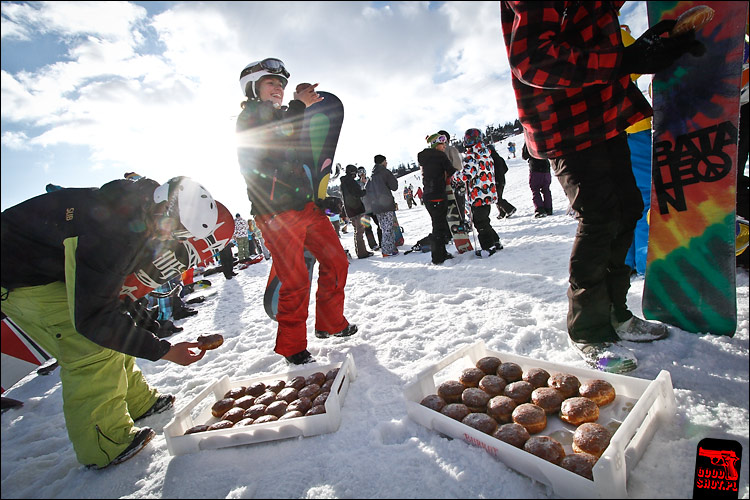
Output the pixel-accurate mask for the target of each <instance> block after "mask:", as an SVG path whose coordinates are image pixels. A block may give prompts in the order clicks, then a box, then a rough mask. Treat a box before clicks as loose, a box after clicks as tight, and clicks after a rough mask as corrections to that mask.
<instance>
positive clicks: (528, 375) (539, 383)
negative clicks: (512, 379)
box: [522, 368, 549, 389]
mask: <svg viewBox="0 0 750 500" xmlns="http://www.w3.org/2000/svg"><path fill="white" fill-rule="evenodd" d="M522 380H524V381H526V382H528V383H530V384H531V386H532V387H533V388H534V389H538V388H539V387H547V380H549V372H548V371H547V370H545V369H544V368H532V369H530V370H528V371H526V372H525V373H524V374H523V378H522Z"/></svg>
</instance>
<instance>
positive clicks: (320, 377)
mask: <svg viewBox="0 0 750 500" xmlns="http://www.w3.org/2000/svg"><path fill="white" fill-rule="evenodd" d="M325 381H326V374H325V373H322V372H315V373H313V374H310V375H308V376H307V378H305V385H310V384H317V385H318V387H320V386H321V385H323V383H324V382H325Z"/></svg>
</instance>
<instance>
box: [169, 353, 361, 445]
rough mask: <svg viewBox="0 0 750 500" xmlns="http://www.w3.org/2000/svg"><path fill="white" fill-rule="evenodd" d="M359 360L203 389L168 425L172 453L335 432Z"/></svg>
mask: <svg viewBox="0 0 750 500" xmlns="http://www.w3.org/2000/svg"><path fill="white" fill-rule="evenodd" d="M356 378H357V372H356V367H355V365H354V358H353V357H352V355H351V354H347V356H346V358H345V359H344V361H343V362H340V363H335V364H331V365H327V366H313V367H310V368H307V369H300V370H295V371H291V372H287V373H281V374H269V375H265V376H259V377H254V378H247V379H239V380H230V379H229V377H227V376H224V377H222V378H221V379H218V380H216V381H214V382H213V383H211V384H210V385H209V386H208V387H206V388H205V389H204V390H203V391H201V393H200V394H198V396H196V397H195V398H194V399H193V400H192V401H191V402H190V403H188V405H187V406H186V407H185V408H182V409H180V410H179V411H178V412H177V413H176V414H175V417H174V418H173V419H172V421H171V422H169V424H167V425H166V426H165V427H164V436H165V438H166V441H167V448H168V450H169V453H170V454H171V455H184V454H187V453H197V452H199V451H201V450H213V449H218V448H226V447H229V446H239V445H245V444H253V443H260V442H265V441H272V440H277V439H286V438H293V437H300V436H314V435H317V434H324V433H328V432H335V431H336V430H338V428H339V425H340V424H341V408H342V406H343V402H344V398H345V397H346V393H347V392H348V389H349V385H350V384H351V382H352V381H353V380H354V379H356Z"/></svg>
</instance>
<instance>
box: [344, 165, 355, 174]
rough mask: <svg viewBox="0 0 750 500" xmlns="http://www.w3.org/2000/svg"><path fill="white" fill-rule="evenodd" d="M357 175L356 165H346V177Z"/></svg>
mask: <svg viewBox="0 0 750 500" xmlns="http://www.w3.org/2000/svg"><path fill="white" fill-rule="evenodd" d="M356 173H357V166H356V165H347V166H346V175H356Z"/></svg>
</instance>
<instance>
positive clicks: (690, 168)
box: [643, 2, 747, 337]
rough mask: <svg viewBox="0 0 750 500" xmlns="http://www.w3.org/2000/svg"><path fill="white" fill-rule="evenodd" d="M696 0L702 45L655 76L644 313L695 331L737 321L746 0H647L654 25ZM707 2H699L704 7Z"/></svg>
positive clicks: (724, 330)
mask: <svg viewBox="0 0 750 500" xmlns="http://www.w3.org/2000/svg"><path fill="white" fill-rule="evenodd" d="M696 6H707V7H709V8H711V9H713V10H714V13H713V18H712V19H711V20H710V21H709V22H708V23H707V24H705V25H703V26H702V27H700V28H698V29H697V30H696V31H695V37H696V39H697V40H699V41H701V42H702V43H703V44H704V45H705V47H706V53H705V54H704V55H702V56H700V57H694V56H692V55H690V54H685V55H683V56H682V57H681V58H680V59H679V60H677V61H676V62H675V63H674V64H673V65H672V66H671V67H670V68H668V69H666V70H664V71H662V72H659V73H657V74H656V75H655V76H654V79H653V108H654V120H653V127H654V131H653V144H654V145H653V163H652V192H651V211H650V228H649V242H648V258H647V264H646V278H645V284H644V291H643V314H644V316H645V317H646V318H648V319H655V320H659V321H662V322H664V323H669V324H671V325H675V326H677V327H679V328H681V329H683V330H686V331H689V332H694V333H712V334H716V335H727V336H730V337H731V336H733V335H734V332H735V330H736V328H737V306H736V303H737V300H736V283H735V203H736V202H735V193H736V185H737V169H736V163H737V161H736V158H737V138H738V133H737V128H738V120H739V96H740V92H739V89H740V72H741V70H742V56H743V37H744V34H745V23H746V20H747V4H746V3H745V2H701V3H697V2H648V4H647V9H648V18H649V24H650V25H652V26H653V25H655V24H657V23H658V22H659V21H661V20H664V19H677V18H678V16H680V14H682V13H683V12H685V11H687V10H688V9H690V8H693V7H696ZM701 8H703V7H701Z"/></svg>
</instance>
